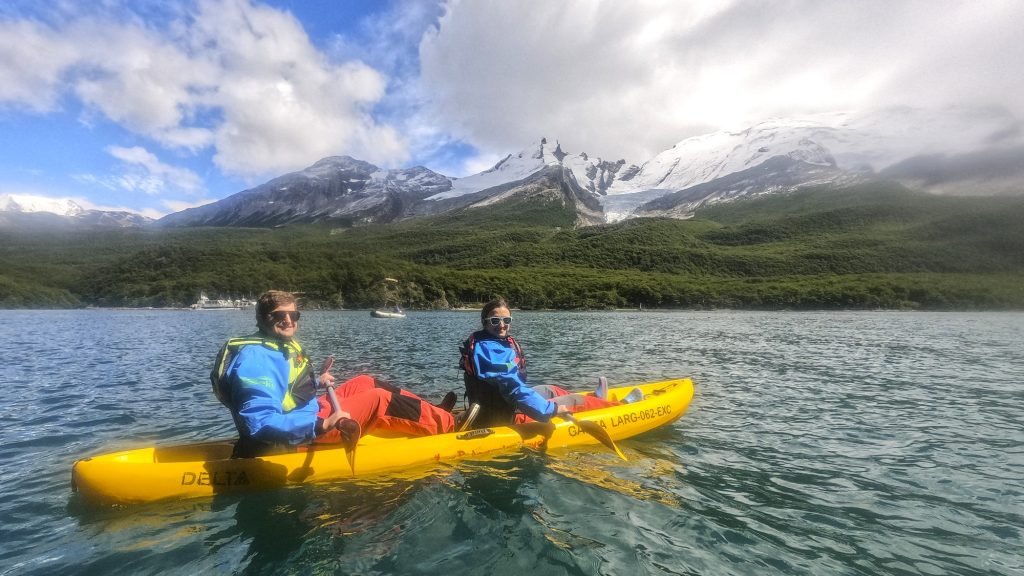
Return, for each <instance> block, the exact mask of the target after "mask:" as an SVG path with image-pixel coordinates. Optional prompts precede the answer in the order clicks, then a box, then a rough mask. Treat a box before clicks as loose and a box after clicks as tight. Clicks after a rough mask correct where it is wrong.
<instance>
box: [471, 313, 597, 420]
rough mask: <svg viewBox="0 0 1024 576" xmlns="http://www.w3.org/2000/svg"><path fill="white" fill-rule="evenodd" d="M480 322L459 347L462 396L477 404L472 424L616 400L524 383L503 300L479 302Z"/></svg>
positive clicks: (545, 415)
mask: <svg viewBox="0 0 1024 576" xmlns="http://www.w3.org/2000/svg"><path fill="white" fill-rule="evenodd" d="M480 322H481V324H482V329H481V330H478V331H476V332H474V333H473V334H471V335H470V337H469V338H467V339H466V340H465V342H463V343H462V348H461V352H462V363H461V368H462V369H463V370H464V371H465V375H464V377H463V381H464V383H465V385H466V399H467V401H468V402H469V403H470V404H478V405H479V406H480V410H479V413H478V414H477V416H476V418H475V419H474V421H473V424H472V427H473V428H486V427H489V426H504V425H508V424H513V423H519V422H525V421H528V420H536V421H538V422H547V421H549V420H550V419H551V418H552V417H554V416H555V415H556V414H561V413H565V412H576V411H580V410H588V409H594V408H602V407H605V406H612V405H615V404H617V403H616V402H608V401H605V400H603V399H601V398H597V397H596V396H584V395H582V394H571V393H569V392H568V391H567V390H565V389H563V388H560V387H558V386H551V385H542V386H535V387H530V386H529V385H527V383H526V357H525V355H524V354H523V349H522V347H520V345H519V343H518V342H517V341H516V339H515V338H513V337H512V336H511V335H510V334H509V330H510V329H511V326H512V312H511V311H510V310H509V306H508V302H506V301H505V300H504V299H502V298H499V299H496V300H492V301H490V302H488V303H487V304H485V305H484V307H483V309H482V310H481V311H480Z"/></svg>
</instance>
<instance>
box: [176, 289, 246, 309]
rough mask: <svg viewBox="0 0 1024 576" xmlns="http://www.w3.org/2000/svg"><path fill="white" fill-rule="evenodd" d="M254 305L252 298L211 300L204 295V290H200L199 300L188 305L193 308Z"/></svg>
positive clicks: (244, 307) (235, 307) (234, 307)
mask: <svg viewBox="0 0 1024 576" xmlns="http://www.w3.org/2000/svg"><path fill="white" fill-rule="evenodd" d="M255 307H256V302H254V301H252V300H243V299H238V300H229V299H221V298H218V299H215V300H212V299H210V298H208V297H207V296H206V292H200V293H199V300H197V301H196V303H195V304H193V305H192V306H190V308H192V309H193V310H244V309H247V308H255Z"/></svg>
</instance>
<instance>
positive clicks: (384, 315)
mask: <svg viewBox="0 0 1024 576" xmlns="http://www.w3.org/2000/svg"><path fill="white" fill-rule="evenodd" d="M370 316H373V317H374V318H405V312H388V311H386V310H374V311H372V312H370Z"/></svg>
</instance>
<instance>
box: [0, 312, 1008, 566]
mask: <svg viewBox="0 0 1024 576" xmlns="http://www.w3.org/2000/svg"><path fill="white" fill-rule="evenodd" d="M475 318H477V316H476V315H475V314H474V313H460V312H450V313H417V312H412V313H410V316H409V318H407V319H406V320H375V319H372V318H370V316H369V314H368V313H366V312H317V311H309V312H306V313H305V315H304V316H303V322H302V330H301V331H300V338H301V340H302V341H303V343H304V344H305V346H306V347H307V349H309V350H310V351H311V353H312V354H313V355H314V357H322V356H323V355H324V354H327V353H333V354H335V356H336V357H337V360H338V363H337V364H336V370H335V371H336V374H337V375H338V376H342V377H345V376H351V375H354V374H356V373H359V372H369V373H372V374H376V375H380V376H384V377H386V378H388V379H390V380H392V381H393V382H396V383H398V384H401V385H403V386H405V387H408V388H411V389H412V390H414V391H416V392H418V393H420V394H422V395H424V396H427V397H429V398H435V399H438V398H440V396H441V395H442V394H443V392H445V391H446V390H449V389H457V388H459V387H460V380H459V377H458V374H457V372H456V370H455V368H454V367H455V364H456V361H457V355H458V354H457V345H458V342H459V341H460V340H461V339H462V338H463V337H465V335H467V334H468V333H469V332H470V331H471V330H472V329H473V327H474V325H475V321H474V320H475ZM4 319H5V322H3V323H2V324H0V336H2V341H3V342H4V346H3V348H2V349H0V358H2V361H0V383H2V386H3V399H2V400H0V518H2V522H0V574H112V573H119V574H167V573H172V574H173V573H177V574H195V573H210V574H221V573H247V574H317V573H339V574H446V575H455V574H523V573H531V574H537V575H539V574H588V575H589V574H637V573H641V574H662V573H665V574H865V575H867V574H872V575H873V574H1017V575H1020V574H1024V560H1022V553H1021V551H1022V550H1024V535H1022V530H1024V384H1022V382H1024V314H970V313H956V314H926V313H882V312H879V313H791V312H780V313H757V312H644V313H626V312H618V313H542V312H535V313H530V312H521V313H516V314H515V324H514V333H515V334H516V335H517V336H518V337H519V338H520V339H521V341H522V342H523V343H524V347H525V348H526V350H527V354H528V357H529V361H530V376H531V381H532V382H533V383H534V384H539V383H558V384H562V385H567V386H570V387H584V386H586V387H590V386H592V385H593V384H594V382H595V381H596V378H597V376H598V375H605V376H607V377H608V378H609V380H610V381H611V382H612V383H613V384H621V383H627V382H642V381H649V380H655V379H664V378H671V377H677V376H682V375H689V376H692V377H693V378H694V381H695V382H696V384H697V391H696V396H695V397H694V401H693V403H692V404H691V406H690V409H689V411H688V412H687V413H686V414H685V415H684V416H683V418H681V419H680V420H678V421H677V422H675V423H674V424H672V425H671V426H669V427H666V428H664V429H661V430H657V431H655V432H652V433H649V434H646V435H643V436H640V437H637V438H634V439H630V440H627V441H624V442H622V448H623V449H624V451H625V452H626V454H627V455H628V456H629V458H630V460H629V462H622V461H619V460H618V459H617V458H615V456H614V455H611V454H610V453H608V452H606V451H603V450H602V449H600V448H598V447H595V448H588V449H586V450H577V451H555V452H551V453H548V454H542V453H537V452H533V451H522V452H519V453H512V454H508V455H505V456H503V457H500V458H496V459H492V460H486V461H480V462H465V463H460V464H458V465H456V466H454V467H452V466H443V467H439V468H437V469H433V470H418V471H414V473H412V474H410V475H409V476H408V477H403V478H381V479H379V480H377V481H373V482H360V483H355V482H352V481H339V482H336V483H324V484H314V485H308V486H303V487H298V488H292V489H284V490H278V491H272V492H264V493H257V494H251V495H244V496H235V497H221V498H217V499H215V500H193V501H184V502H176V503H175V502H172V503H162V504H154V505H147V506H136V507H128V508H117V507H114V508H94V507H89V506H86V505H84V503H82V502H80V501H78V500H77V498H76V497H74V496H73V495H72V493H71V490H70V470H71V464H72V462H73V461H74V460H75V459H77V458H82V457H85V456H89V455H94V454H99V453H103V452H108V451H113V450H119V449H126V448H131V447H138V446H143V445H148V444H153V443H160V444H169V443H175V442H186V441H194V440H200V439H209V438H213V437H222V436H226V435H230V434H231V433H232V431H233V428H232V425H231V422H230V417H229V416H228V414H227V412H226V410H225V409H223V408H222V407H221V406H220V405H219V404H218V403H217V402H216V400H215V399H214V398H213V395H212V393H211V392H210V388H209V380H208V377H207V374H208V372H209V368H210V364H211V362H212V358H213V356H214V354H215V353H216V351H217V349H218V347H219V346H220V344H221V343H222V342H223V340H224V339H226V338H227V337H229V336H232V335H241V334H245V333H248V332H250V331H251V329H252V328H253V326H254V322H253V320H252V316H251V313H250V312H237V311H203V312H193V311H100V310H79V311H67V312H65V311H38V312H11V311H5V312H4Z"/></svg>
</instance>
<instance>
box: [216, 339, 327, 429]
mask: <svg viewBox="0 0 1024 576" xmlns="http://www.w3.org/2000/svg"><path fill="white" fill-rule="evenodd" d="M288 344H289V345H286V346H281V347H280V348H279V349H272V348H269V347H266V346H261V345H258V344H253V345H249V346H244V347H243V348H241V350H239V351H238V354H236V355H235V357H234V358H233V359H232V360H231V363H230V364H229V365H228V368H227V371H226V374H227V377H228V378H229V379H230V382H231V396H232V404H233V405H234V406H233V409H232V412H233V413H234V414H233V415H234V416H235V422H236V424H237V425H238V429H239V433H241V434H243V435H248V436H250V437H251V438H253V439H255V440H259V441H261V442H266V443H269V444H288V445H291V446H295V445H297V444H302V443H304V442H309V441H311V440H312V439H313V438H314V436H315V435H316V434H315V428H316V414H317V411H318V409H319V405H318V404H317V402H316V399H315V397H314V398H312V399H310V400H307V401H303V402H302V403H301V404H298V405H295V406H294V408H291V409H288V407H287V406H288V404H290V403H292V402H290V400H291V399H290V395H289V389H288V385H289V381H290V379H291V378H293V377H294V375H295V367H294V366H293V364H295V363H296V356H295V355H294V354H289V355H286V351H288V350H289V348H291V346H290V344H291V343H288ZM296 347H297V344H296ZM293 349H294V348H293ZM298 350H300V351H301V348H298ZM301 361H302V362H305V359H301ZM286 396H287V397H288V398H287V399H286Z"/></svg>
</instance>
